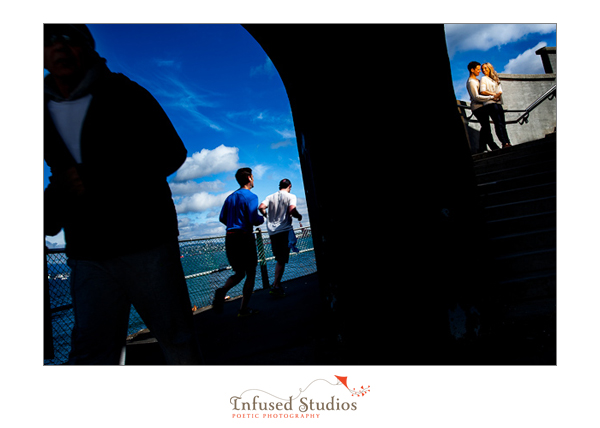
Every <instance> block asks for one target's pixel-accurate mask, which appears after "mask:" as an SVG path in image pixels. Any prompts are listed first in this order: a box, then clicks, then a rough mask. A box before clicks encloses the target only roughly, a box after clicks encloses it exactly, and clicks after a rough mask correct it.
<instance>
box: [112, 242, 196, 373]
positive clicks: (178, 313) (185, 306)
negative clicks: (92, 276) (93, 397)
mask: <svg viewBox="0 0 600 428" xmlns="http://www.w3.org/2000/svg"><path fill="white" fill-rule="evenodd" d="M121 259H122V261H123V263H122V265H121V268H122V275H123V277H124V278H126V281H127V284H126V286H127V289H128V292H129V295H130V297H131V301H132V303H133V305H134V307H135V308H136V310H137V311H138V313H139V314H140V316H141V317H142V320H143V321H144V323H145V324H146V326H147V327H148V328H149V329H150V332H151V333H152V334H153V335H154V336H155V337H156V339H157V340H158V343H159V345H160V346H161V348H162V350H163V353H164V354H165V358H166V360H167V363H168V364H202V356H201V353H200V348H199V346H198V342H197V338H196V333H195V330H194V320H193V314H192V305H191V302H190V296H189V292H188V289H187V283H186V281H185V275H184V273H183V267H182V266H181V260H180V257H179V244H178V243H177V241H175V242H172V243H169V244H165V245H162V246H160V247H158V248H156V249H153V250H150V251H144V252H140V253H137V254H134V255H131V256H125V257H122V258H121Z"/></svg>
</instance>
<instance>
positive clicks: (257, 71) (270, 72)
mask: <svg viewBox="0 0 600 428" xmlns="http://www.w3.org/2000/svg"><path fill="white" fill-rule="evenodd" d="M260 75H266V76H269V77H273V76H275V75H277V70H276V69H275V66H274V65H273V61H271V58H269V57H267V58H266V60H265V63H264V64H263V65H258V66H256V67H252V68H251V69H250V76H260Z"/></svg>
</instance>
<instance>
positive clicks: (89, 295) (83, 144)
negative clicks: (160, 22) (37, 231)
mask: <svg viewBox="0 0 600 428" xmlns="http://www.w3.org/2000/svg"><path fill="white" fill-rule="evenodd" d="M105 62H106V61H105V60H104V59H103V58H101V57H100V56H99V55H98V54H97V53H96V51H95V43H94V39H93V37H92V35H91V33H90V31H89V29H88V28H87V27H86V26H85V25H45V26H44V68H45V69H46V70H48V71H49V72H50V74H49V75H48V76H47V77H46V78H45V81H44V95H45V96H44V110H45V120H44V149H45V150H44V158H45V160H46V162H47V164H48V166H49V167H50V169H51V172H52V176H51V177H50V184H49V186H48V188H47V189H46V191H45V225H44V227H45V234H46V235H56V234H57V233H58V232H59V231H60V230H61V229H62V228H64V232H65V240H66V244H67V247H66V252H67V256H68V264H69V266H70V267H71V292H72V298H73V308H74V309H73V310H74V315H75V325H74V328H73V333H72V348H71V353H70V356H69V363H71V364H117V363H118V362H119V358H120V355H121V350H122V348H123V346H124V345H125V339H126V335H127V327H128V322H129V310H130V307H131V304H133V305H134V306H135V308H136V310H137V311H138V313H139V314H140V316H141V317H142V319H143V321H144V322H145V324H146V326H147V327H148V328H149V329H150V331H151V332H152V333H153V334H154V336H155V337H156V339H157V340H158V342H159V344H160V345H161V348H162V350H163V352H164V354H165V358H166V361H167V363H169V364H198V363H201V355H200V351H199V348H198V345H197V342H196V337H195V334H194V328H193V320H192V311H191V304H190V299H189V294H188V290H187V285H186V281H185V277H184V274H183V269H182V266H181V261H180V255H179V244H178V238H177V237H178V235H179V232H178V229H177V217H176V213H175V206H174V204H173V200H172V198H171V192H170V189H169V186H168V184H167V181H166V177H167V176H168V175H170V174H172V173H173V172H175V171H176V170H177V169H178V168H179V167H180V166H181V164H182V163H183V162H184V160H185V158H186V154H187V151H186V149H185V147H184V145H183V143H182V141H181V140H180V138H179V136H178V135H177V132H176V131H175V129H174V128H173V125H172V124H171V122H170V120H169V118H168V117H167V115H166V114H165V113H164V111H163V110H162V108H161V107H160V105H159V104H158V102H157V101H156V100H155V99H154V98H153V97H152V95H150V93H148V92H147V91H146V90H145V89H143V88H142V87H140V86H139V85H137V84H136V83H134V82H132V81H131V80H129V79H128V78H127V77H125V76H123V75H122V74H116V73H112V72H111V71H110V70H109V69H108V68H107V67H106V64H105ZM142 210H143V211H144V212H143V213H141V211H142ZM138 213H139V214H140V215H137V214H138Z"/></svg>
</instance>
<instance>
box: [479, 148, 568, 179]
mask: <svg viewBox="0 0 600 428" xmlns="http://www.w3.org/2000/svg"><path fill="white" fill-rule="evenodd" d="M542 161H554V162H556V150H546V151H543V152H541V153H540V152H535V151H524V152H517V153H503V154H502V155H500V156H495V157H491V158H488V159H482V160H478V161H475V162H474V164H473V167H474V170H475V174H477V175H479V174H484V173H487V172H493V171H496V170H499V169H505V168H515V167H519V166H525V165H531V164H536V163H539V162H542Z"/></svg>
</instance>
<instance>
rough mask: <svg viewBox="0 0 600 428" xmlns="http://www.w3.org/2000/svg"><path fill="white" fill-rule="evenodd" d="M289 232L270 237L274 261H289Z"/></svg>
mask: <svg viewBox="0 0 600 428" xmlns="http://www.w3.org/2000/svg"><path fill="white" fill-rule="evenodd" d="M289 236H290V232H289V231H285V232H281V233H276V234H275V235H271V248H272V249H273V255H274V256H275V260H277V261H278V262H280V263H287V262H288V261H289V260H290V247H289V246H288V242H289Z"/></svg>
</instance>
